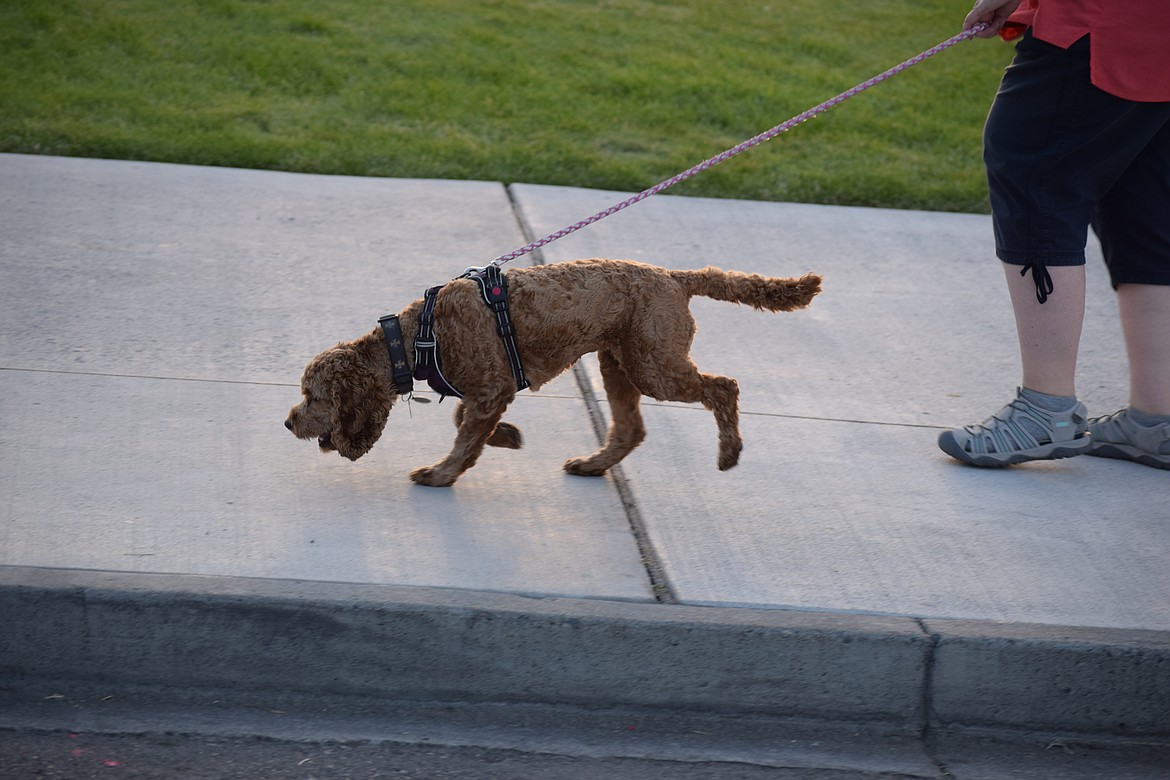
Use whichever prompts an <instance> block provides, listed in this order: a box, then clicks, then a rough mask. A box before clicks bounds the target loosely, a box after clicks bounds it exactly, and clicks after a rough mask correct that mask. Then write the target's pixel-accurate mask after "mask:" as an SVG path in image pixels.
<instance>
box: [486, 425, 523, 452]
mask: <svg viewBox="0 0 1170 780" xmlns="http://www.w3.org/2000/svg"><path fill="white" fill-rule="evenodd" d="M487 443H488V444H490V445H491V446H493V447H503V448H505V449H509V450H518V449H520V448H521V447H522V446H524V437H523V436H521V435H520V429H519V428H517V427H516V426H515V425H513V424H512V423H507V422H502V423H497V424H496V429H495V430H494V431H492V435H491V436H489V437H488V440H487Z"/></svg>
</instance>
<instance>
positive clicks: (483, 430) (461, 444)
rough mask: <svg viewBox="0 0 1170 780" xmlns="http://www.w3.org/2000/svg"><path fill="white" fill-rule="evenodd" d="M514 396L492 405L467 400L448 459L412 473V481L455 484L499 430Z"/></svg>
mask: <svg viewBox="0 0 1170 780" xmlns="http://www.w3.org/2000/svg"><path fill="white" fill-rule="evenodd" d="M510 400H511V397H508V398H507V399H503V400H502V402H501V400H500V399H493V401H492V402H483V401H476V400H472V401H467V400H466V399H465V403H464V412H463V415H462V422H461V423H460V424H459V429H458V431H457V432H456V434H455V443H454V444H453V445H452V447H451V451H450V452H449V453H447V457H445V458H443V459H442V460H441V461H439V462H438V463H435V464H433V465H430V466H424V467H423V468H419V469H415V470H414V471H412V472H410V478H411V479H412V480H413V481H415V482H417V483H418V484H420V485H429V486H430V487H446V486H447V485H451V484H454V483H455V480H457V479H459V475H460V474H462V473H463V472H465V471H467V470H468V469H469V468H471V467H472V466H474V465H475V462H476V461H477V460H479V456H480V454H481V453H482V452H483V448H484V445H485V444H487V441H488V439H489V438H490V437H491V436H492V434H493V432H494V431H495V430H496V427H497V425H498V424H499V422H500V418H501V417H502V416H503V415H504V410H505V409H507V408H508V401H510Z"/></svg>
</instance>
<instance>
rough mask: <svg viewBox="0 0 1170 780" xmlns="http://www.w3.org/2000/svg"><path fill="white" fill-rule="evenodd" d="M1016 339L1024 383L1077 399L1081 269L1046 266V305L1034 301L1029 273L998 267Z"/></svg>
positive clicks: (1082, 302)
mask: <svg viewBox="0 0 1170 780" xmlns="http://www.w3.org/2000/svg"><path fill="white" fill-rule="evenodd" d="M1003 268H1004V273H1005V274H1006V276H1007V284H1008V293H1009V294H1010V295H1011V299H1012V311H1013V312H1014V313H1015V315H1016V335H1017V336H1018V337H1019V340H1020V362H1021V364H1022V365H1023V384H1024V387H1027V388H1028V389H1030V390H1036V391H1037V392H1040V393H1048V394H1049V395H1076V370H1077V350H1078V349H1079V347H1080V342H1081V326H1082V324H1083V323H1084V319H1085V267H1084V266H1082V265H1071V266H1050V267H1049V268H1048V273H1049V274H1050V275H1051V276H1052V286H1053V293H1052V294H1051V295H1050V296H1049V297H1048V301H1047V302H1046V303H1043V304H1042V303H1040V302H1039V301H1037V300H1036V284H1035V282H1033V280H1032V275H1031V272H1029V273H1028V275H1027V276H1021V275H1020V266H1018V265H1009V264H1007V263H1004V264H1003Z"/></svg>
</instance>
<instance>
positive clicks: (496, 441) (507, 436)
mask: <svg viewBox="0 0 1170 780" xmlns="http://www.w3.org/2000/svg"><path fill="white" fill-rule="evenodd" d="M463 415H464V407H463V402H462V401H461V402H460V403H459V405H458V406H456V407H455V427H456V428H458V427H459V426H460V425H462V424H463ZM487 445H488V446H489V447H503V448H504V449H508V450H518V449H520V448H521V447H522V446H524V437H523V436H522V435H521V434H520V429H519V428H517V427H516V426H515V425H513V424H512V423H510V422H503V421H501V422H499V423H497V424H496V429H495V430H494V431H492V435H491V436H489V437H488V440H487Z"/></svg>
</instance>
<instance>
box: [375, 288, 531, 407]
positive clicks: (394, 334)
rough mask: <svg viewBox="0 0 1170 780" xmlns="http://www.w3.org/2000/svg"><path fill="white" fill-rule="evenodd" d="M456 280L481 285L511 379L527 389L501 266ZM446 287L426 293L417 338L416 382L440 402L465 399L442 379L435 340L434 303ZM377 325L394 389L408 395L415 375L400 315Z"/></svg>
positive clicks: (519, 388) (387, 317)
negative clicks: (380, 332) (410, 362)
mask: <svg viewBox="0 0 1170 780" xmlns="http://www.w3.org/2000/svg"><path fill="white" fill-rule="evenodd" d="M457 278H459V279H472V280H474V281H475V282H476V284H478V285H479V292H480V297H481V298H483V302H484V303H485V304H486V305H487V307H488V308H489V309H491V310H492V313H493V314H495V315H496V332H497V333H499V334H500V339H501V340H503V342H504V352H506V353H507V355H508V363H509V365H510V366H511V368H512V377H513V378H514V379H515V380H516V390H518V391H519V390H523V389H524V388H526V387H528V384H529V382H528V379H527V377H525V376H524V367H523V365H522V364H521V363H520V350H519V349H518V348H517V346H516V329H515V327H514V326H513V325H512V318H511V316H510V315H509V312H508V280H507V279H506V278H505V277H504V274H503V272H501V271H500V267H499V266H498V265H489V266H488V267H487V268H469V269H468V270H467V271H466V272H465V273H464V274H463V275H462V276H459V277H457ZM444 286H445V285H441V284H440V285H437V286H435V287H432V288H430V289H429V290H427V291H426V292H425V293H424V294H423V310H422V312H421V313H420V314H419V316H418V335H416V336H415V339H414V375H413V379H417V380H419V381H420V382H426V383H427V384H428V385H430V387H431V389H432V390H434V391H435V392H436V393H438V394H439V400H440V401H442V400H443V399H444V398H446V397H447V396H449V395H453V396H455V397H456V398H462V397H463V393H461V392H459V391H458V390H457V389H456V388H455V386H454V385H452V384H451V383H450V382H448V381H447V378H446V377H445V376H443V367H442V361H441V360H440V358H439V343H438V341H437V340H436V339H435V302H436V301H437V300H438V298H439V291H440V290H442V289H443V287H444ZM378 324H379V325H381V326H382V335H383V336H384V338H385V339H386V349H387V351H388V352H389V353H390V364H391V366H392V368H393V372H394V387H395V388H396V389H397V390H398V395H399V396H406V395H409V394H410V393H411V392H413V390H414V383H413V382H412V381H411V380H412V376H411V373H410V368H409V365H408V363H407V361H406V346H405V345H404V344H403V339H402V326H401V324H400V323H399V322H398V316H397V315H395V314H388V315H386V316H385V317H382V318H381V319H379V320H378Z"/></svg>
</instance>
